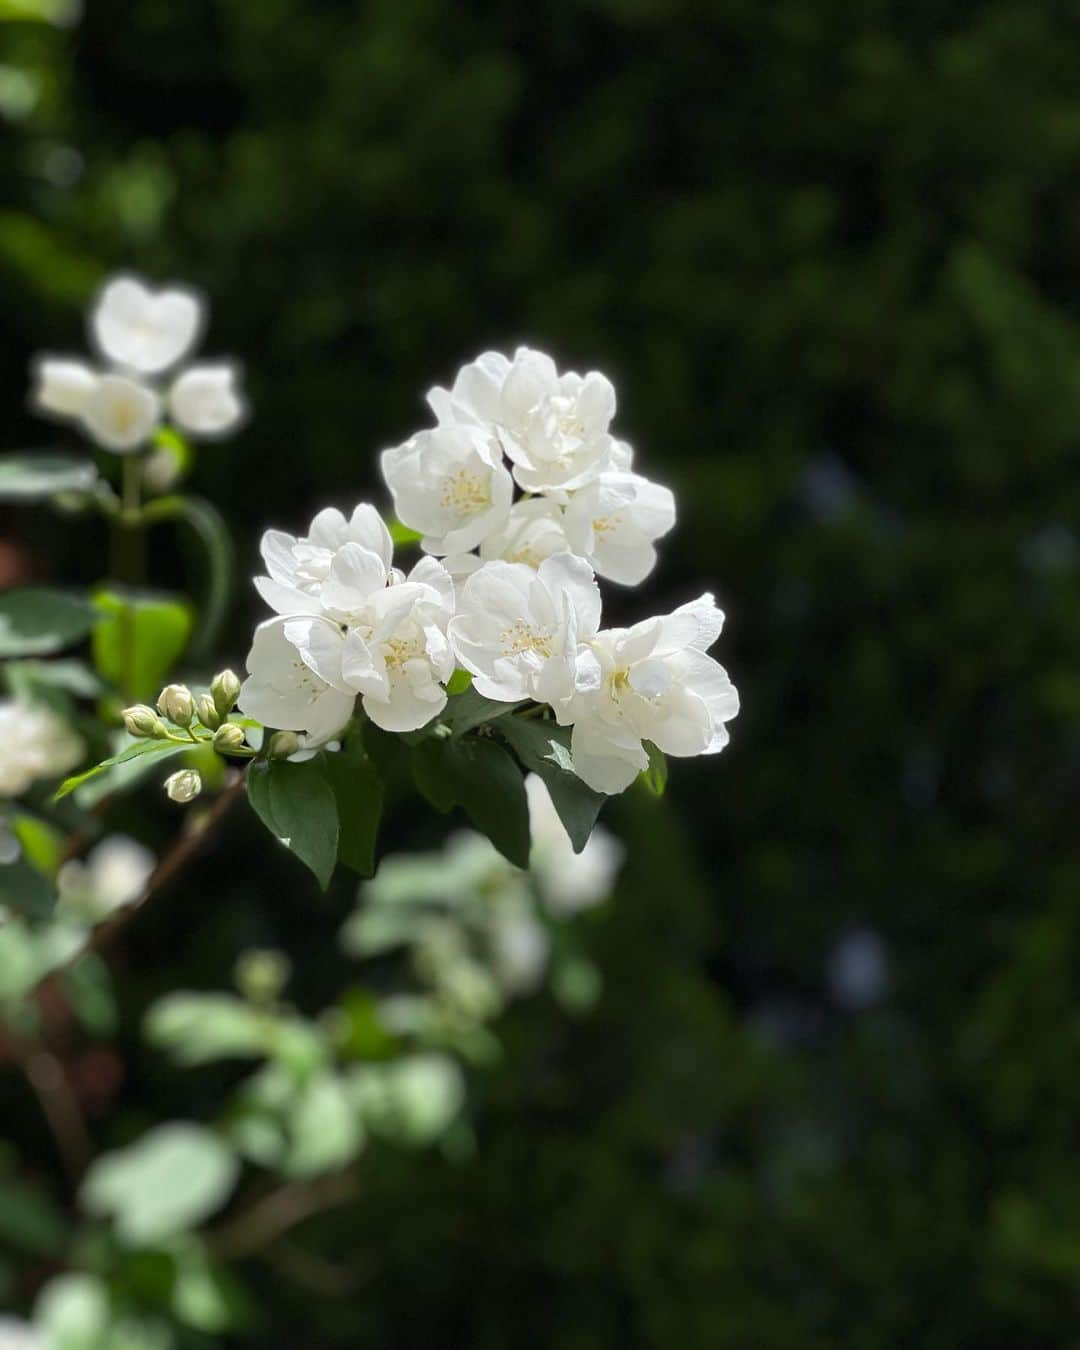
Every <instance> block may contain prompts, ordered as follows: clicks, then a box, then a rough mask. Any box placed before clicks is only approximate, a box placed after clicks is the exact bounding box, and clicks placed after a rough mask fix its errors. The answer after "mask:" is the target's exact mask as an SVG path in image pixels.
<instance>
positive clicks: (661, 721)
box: [567, 595, 739, 793]
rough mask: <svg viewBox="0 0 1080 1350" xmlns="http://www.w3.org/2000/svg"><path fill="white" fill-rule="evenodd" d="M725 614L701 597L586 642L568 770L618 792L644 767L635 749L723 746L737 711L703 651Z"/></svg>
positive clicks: (723, 677)
mask: <svg viewBox="0 0 1080 1350" xmlns="http://www.w3.org/2000/svg"><path fill="white" fill-rule="evenodd" d="M723 621H724V616H723V614H722V613H721V611H720V610H719V609H717V607H716V602H715V601H714V600H713V598H712V596H711V595H703V596H701V597H700V599H698V600H694V601H692V602H691V603H690V604H687V605H682V606H681V607H680V608H679V609H677V610H675V611H674V612H673V613H671V614H668V615H665V616H664V617H662V618H656V619H647V620H646V621H645V622H644V623H639V624H635V625H634V627H633V628H613V629H610V630H608V631H606V632H602V633H597V635H596V636H595V637H594V638H593V639H592V640H591V641H590V642H589V643H588V646H587V648H586V649H585V650H584V652H583V653H582V655H581V657H580V659H579V662H578V692H577V693H576V694H575V696H574V698H573V699H572V701H571V706H570V709H569V712H568V714H567V720H572V721H573V722H574V731H573V736H572V739H571V754H572V756H573V760H574V768H575V769H576V771H577V772H578V774H579V775H580V776H581V777H582V778H583V779H584V780H585V782H586V783H588V785H589V786H590V787H591V788H594V789H595V790H596V791H597V792H608V793H614V792H622V791H623V790H624V789H625V788H627V787H629V786H630V784H631V783H632V782H633V781H634V778H635V777H636V776H637V774H638V773H639V772H640V771H641V770H642V769H644V768H646V767H647V765H648V755H647V753H646V751H645V749H644V746H643V745H642V742H643V741H651V742H652V743H653V744H654V745H656V746H657V747H658V748H659V749H661V750H662V751H663V752H664V753H665V754H667V755H675V756H686V755H710V754H715V753H716V752H717V751H719V750H722V749H723V748H724V746H725V745H726V744H727V742H728V733H727V730H726V728H725V726H724V723H725V722H728V721H730V720H731V718H733V717H734V716H735V715H736V713H737V712H738V711H739V696H738V694H737V693H736V691H735V687H734V685H733V684H732V683H731V681H730V680H729V679H728V676H727V673H726V672H725V671H724V669H723V668H722V667H721V666H719V665H718V664H717V663H716V662H715V661H714V660H713V659H712V658H711V657H710V656H706V654H705V652H706V649H707V648H708V647H710V646H711V645H712V643H713V642H715V641H716V639H717V637H719V635H720V629H721V627H722V625H723Z"/></svg>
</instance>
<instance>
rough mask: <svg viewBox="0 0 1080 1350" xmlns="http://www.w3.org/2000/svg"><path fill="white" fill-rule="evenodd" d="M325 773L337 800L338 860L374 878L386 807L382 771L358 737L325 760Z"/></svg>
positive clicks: (361, 873)
mask: <svg viewBox="0 0 1080 1350" xmlns="http://www.w3.org/2000/svg"><path fill="white" fill-rule="evenodd" d="M323 769H324V772H325V774H326V780H327V782H328V783H329V784H330V787H331V789H332V791H333V793H334V797H335V799H336V800H337V813H338V826H339V829H338V857H339V858H340V860H341V861H342V862H343V863H344V864H345V866H346V867H351V868H352V869H353V871H354V872H359V874H360V875H361V876H362V877H370V876H371V875H372V873H373V872H374V871H375V843H376V839H377V838H378V833H379V819H380V817H381V816H382V806H383V786H382V779H381V778H380V777H379V771H378V769H376V767H375V763H374V761H373V760H372V759H371V758H370V756H368V755H366V754H365V753H364V749H363V746H362V745H360V744H359V741H358V738H357V737H355V736H353V737H352V738H351V739H350V740H349V741H348V742H346V744H345V746H344V747H343V749H341V750H339V751H338V752H337V753H336V754H329V753H327V754H325V755H324V756H323Z"/></svg>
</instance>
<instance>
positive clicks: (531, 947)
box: [487, 890, 551, 994]
mask: <svg viewBox="0 0 1080 1350" xmlns="http://www.w3.org/2000/svg"><path fill="white" fill-rule="evenodd" d="M487 936H488V943H489V944H490V947H491V961H492V965H493V967H494V970H495V975H496V978H497V979H498V981H499V984H500V985H501V986H502V988H503V989H504V990H505V991H506V992H507V993H508V994H528V993H531V992H532V991H533V990H534V989H536V988H537V987H538V986H539V984H540V981H541V980H542V979H543V978H544V971H545V970H546V969H547V963H548V957H549V956H550V955H551V939H550V938H549V937H548V933H547V929H546V928H545V927H544V925H543V924H542V923H541V922H540V920H539V919H538V918H537V917H536V915H535V913H534V912H533V910H532V909H531V908H530V906H529V903H528V901H527V900H526V899H524V898H523V897H521V896H519V895H518V894H516V892H514V891H512V890H511V891H510V892H509V893H508V894H507V895H505V896H501V897H500V898H499V902H498V903H497V904H494V905H493V907H492V910H491V917H490V922H489V925H488V934H487Z"/></svg>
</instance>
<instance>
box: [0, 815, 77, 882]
mask: <svg viewBox="0 0 1080 1350" xmlns="http://www.w3.org/2000/svg"><path fill="white" fill-rule="evenodd" d="M11 832H12V834H13V835H14V836H15V838H16V839H17V840H18V841H19V844H20V846H21V848H22V856H23V858H24V859H25V860H26V861H27V862H28V863H30V865H31V866H32V867H35V868H36V869H37V870H38V871H39V872H41V873H43V874H44V875H45V876H47V877H55V876H56V874H57V872H58V871H59V870H60V864H61V863H62V862H63V861H64V850H65V848H66V846H67V838H66V836H65V834H64V832H63V831H62V830H58V829H57V828H56V826H55V825H51V824H50V823H49V822H48V821H47V820H42V819H41V817H40V816H32V815H30V814H29V813H28V812H26V811H16V812H14V813H13V815H12V817H11Z"/></svg>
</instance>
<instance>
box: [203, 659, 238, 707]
mask: <svg viewBox="0 0 1080 1350" xmlns="http://www.w3.org/2000/svg"><path fill="white" fill-rule="evenodd" d="M210 695H211V697H212V698H213V700H214V707H215V708H216V709H217V710H218V713H219V714H220V715H221V716H222V717H228V715H229V713H231V712H232V710H233V709H234V708H235V707H236V700H237V699H238V698H239V697H240V681H239V679H238V678H237V677H236V675H234V674H233V672H232V671H231V670H222V671H220V672H219V673H218V674H217V675H215V676H214V678H213V679H212V680H211V681H210Z"/></svg>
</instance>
